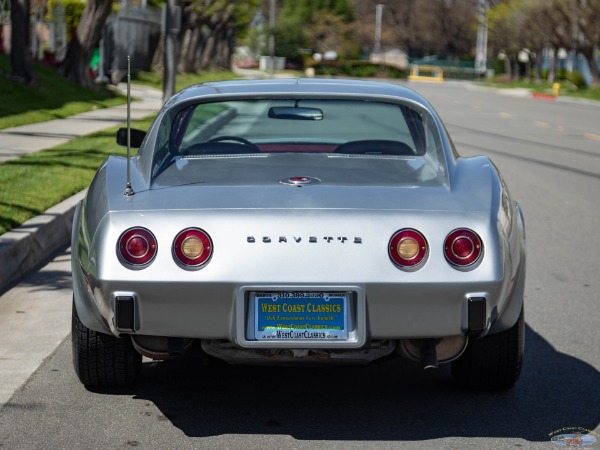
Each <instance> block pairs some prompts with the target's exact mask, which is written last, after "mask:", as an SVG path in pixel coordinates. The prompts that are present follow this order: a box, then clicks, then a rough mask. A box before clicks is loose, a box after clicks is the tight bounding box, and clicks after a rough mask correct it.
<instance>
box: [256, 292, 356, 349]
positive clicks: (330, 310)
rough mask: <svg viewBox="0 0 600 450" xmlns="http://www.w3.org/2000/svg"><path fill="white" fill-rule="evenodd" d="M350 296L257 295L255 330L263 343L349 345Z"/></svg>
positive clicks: (325, 294)
mask: <svg viewBox="0 0 600 450" xmlns="http://www.w3.org/2000/svg"><path fill="white" fill-rule="evenodd" d="M350 299H351V293H350V292H341V291H331V292H325V291H257V292H251V294H250V300H251V303H250V308H251V310H252V312H253V314H252V315H253V319H252V321H251V326H252V328H253V330H252V331H253V333H252V334H253V335H254V339H255V340H256V341H259V342H289V341H296V342H298V341H302V342H347V341H349V340H350V330H349V325H350V321H349V313H350Z"/></svg>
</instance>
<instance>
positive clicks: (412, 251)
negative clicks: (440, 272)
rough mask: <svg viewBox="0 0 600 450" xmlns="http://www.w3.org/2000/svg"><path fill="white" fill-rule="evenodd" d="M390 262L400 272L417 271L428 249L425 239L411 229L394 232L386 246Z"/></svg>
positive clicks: (423, 261) (425, 257)
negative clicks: (400, 270)
mask: <svg viewBox="0 0 600 450" xmlns="http://www.w3.org/2000/svg"><path fill="white" fill-rule="evenodd" d="M388 254H389V256H390V259H391V260H392V262H393V263H394V264H395V265H396V267H398V268H399V269H402V270H408V271H412V270H417V269H419V268H420V267H422V265H423V264H424V263H425V260H426V259H427V255H428V254H429V247H428V245H427V240H426V239H425V237H424V236H423V235H422V234H421V233H420V232H418V231H417V230H414V229H412V228H404V229H402V230H398V231H396V233H394V235H393V236H392V237H391V239H390V242H389V244H388Z"/></svg>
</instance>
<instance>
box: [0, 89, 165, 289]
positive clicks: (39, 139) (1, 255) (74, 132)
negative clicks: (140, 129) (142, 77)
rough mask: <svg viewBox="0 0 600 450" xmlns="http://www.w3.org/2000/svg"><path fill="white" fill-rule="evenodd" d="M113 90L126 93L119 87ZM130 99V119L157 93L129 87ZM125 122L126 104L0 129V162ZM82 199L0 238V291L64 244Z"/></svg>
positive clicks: (157, 101)
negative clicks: (77, 206)
mask: <svg viewBox="0 0 600 450" xmlns="http://www.w3.org/2000/svg"><path fill="white" fill-rule="evenodd" d="M117 89H118V90H119V91H120V92H122V93H126V92H127V86H126V85H125V84H124V83H121V84H119V85H118V86H117ZM131 97H132V98H134V99H135V101H132V102H131V119H132V120H136V119H142V118H145V117H148V116H151V115H153V114H155V113H156V112H157V111H158V110H159V109H160V107H161V106H162V92H160V91H158V90H157V89H154V88H151V87H147V86H140V85H132V86H131ZM126 122H127V105H120V106H116V107H113V108H104V109H97V110H94V111H88V112H85V113H81V114H77V115H75V116H71V117H67V118H64V119H56V120H51V121H48V122H41V123H37V124H33V125H24V126H22V127H15V128H8V129H4V130H0V163H3V162H5V161H9V160H11V159H15V158H19V157H21V156H23V155H26V154H28V153H33V152H38V151H40V150H44V149H47V148H51V147H54V146H55V145H59V144H62V143H65V142H68V141H70V140H71V139H74V138H77V137H80V136H85V135H88V134H91V133H95V132H97V131H102V130H105V129H107V128H111V127H114V126H117V125H123V126H124V124H125V123H126ZM83 196H84V192H80V193H78V194H75V195H74V196H73V197H71V198H68V199H66V200H65V201H63V202H61V203H59V204H58V205H56V206H53V207H52V208H50V209H49V210H48V211H46V212H45V213H44V214H41V215H39V216H37V217H34V218H32V219H30V220H28V221H27V222H25V223H24V224H23V225H21V226H19V227H17V228H15V229H13V230H11V231H9V232H8V233H5V234H3V235H1V236H0V293H1V292H3V291H4V290H6V289H7V288H8V287H9V286H10V285H11V284H12V283H14V282H15V281H16V280H18V279H19V278H20V277H22V276H23V275H24V274H25V273H27V272H29V271H30V270H32V269H35V268H36V267H38V266H39V265H40V264H41V263H43V262H44V261H46V260H47V259H48V258H49V257H50V256H51V255H52V254H53V253H54V252H56V251H57V250H59V249H61V248H63V247H64V246H65V245H67V244H68V243H69V241H70V238H71V225H72V220H73V213H74V212H75V206H76V205H77V203H78V202H79V201H80V200H81V199H82V198H83Z"/></svg>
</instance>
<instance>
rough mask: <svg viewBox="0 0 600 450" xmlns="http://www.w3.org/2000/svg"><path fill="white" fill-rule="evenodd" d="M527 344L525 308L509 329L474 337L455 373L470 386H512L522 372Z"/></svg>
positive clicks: (455, 365) (491, 388)
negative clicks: (479, 337)
mask: <svg viewBox="0 0 600 450" xmlns="http://www.w3.org/2000/svg"><path fill="white" fill-rule="evenodd" d="M524 344H525V318H524V313H523V309H521V314H520V315H519V319H518V320H517V323H515V324H514V325H513V326H512V327H511V328H509V329H508V330H505V331H501V332H500V333H496V334H491V335H488V336H486V337H483V338H481V339H471V340H470V341H469V345H468V346H467V348H466V350H465V352H464V353H463V354H462V355H461V356H460V358H458V359H457V360H455V361H453V362H452V375H453V376H454V379H455V380H456V382H457V383H458V384H459V385H460V386H462V387H464V388H466V389H471V390H485V391H502V390H506V389H510V388H512V387H513V386H514V384H515V383H516V381H517V379H518V378H519V374H520V373H521V366H522V364H523V353H524V347H525V345H524Z"/></svg>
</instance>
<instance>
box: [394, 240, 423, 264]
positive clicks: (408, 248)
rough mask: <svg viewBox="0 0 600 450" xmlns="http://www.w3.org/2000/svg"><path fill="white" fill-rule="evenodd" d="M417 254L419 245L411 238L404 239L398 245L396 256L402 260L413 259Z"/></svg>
mask: <svg viewBox="0 0 600 450" xmlns="http://www.w3.org/2000/svg"><path fill="white" fill-rule="evenodd" d="M418 253H419V243H418V242H417V241H416V240H415V239H413V238H404V239H402V240H401V241H400V242H399V243H398V254H399V255H400V256H401V257H402V258H404V259H413V258H414V257H415V256H417V254H418Z"/></svg>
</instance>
